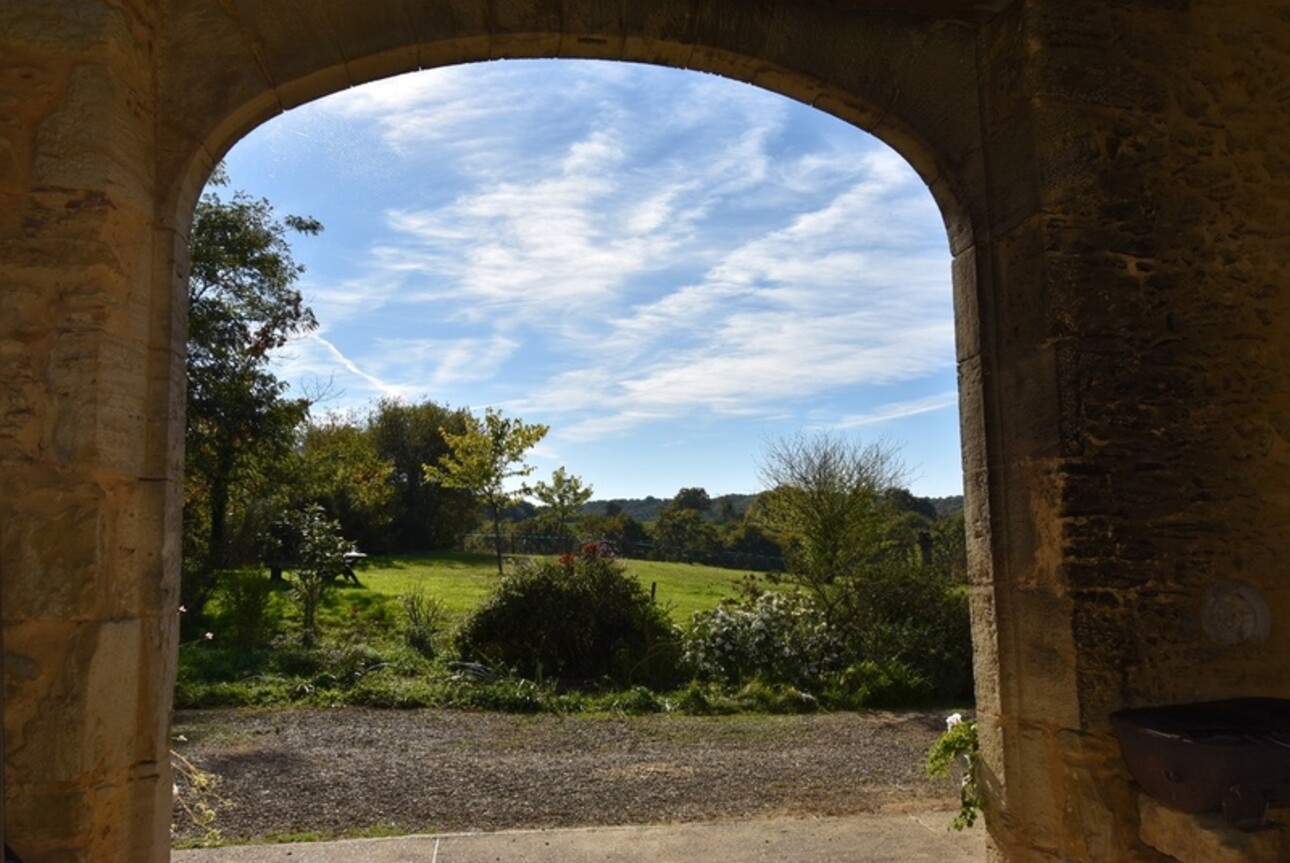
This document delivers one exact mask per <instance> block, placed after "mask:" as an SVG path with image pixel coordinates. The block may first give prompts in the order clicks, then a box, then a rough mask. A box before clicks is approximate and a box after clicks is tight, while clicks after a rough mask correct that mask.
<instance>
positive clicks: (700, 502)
mask: <svg viewBox="0 0 1290 863" xmlns="http://www.w3.org/2000/svg"><path fill="white" fill-rule="evenodd" d="M669 505H670V506H672V507H674V508H675V509H692V510H694V511H695V512H697V513H699V514H700V515H703V514H704V513H706V512H707V511H708V510H710V509H712V498H710V497H708V490H707V489H705V488H683V489H681V490H680V491H678V492H677V493H676V497H674V498H672V502H671V504H669Z"/></svg>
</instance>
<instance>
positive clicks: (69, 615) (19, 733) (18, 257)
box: [0, 2, 182, 860]
mask: <svg viewBox="0 0 1290 863" xmlns="http://www.w3.org/2000/svg"><path fill="white" fill-rule="evenodd" d="M73 6H74V8H73ZM159 23H160V22H159V19H158V15H157V10H156V9H155V8H153V4H148V3H137V4H129V3H117V4H106V3H80V4H59V3H35V2H31V3H27V2H8V3H5V4H4V5H3V6H0V378H2V379H3V397H2V400H0V571H2V572H3V609H4V648H5V656H4V660H5V661H4V671H5V681H4V682H5V697H4V707H5V711H4V738H5V797H6V806H5V818H6V824H7V827H6V839H7V840H8V841H9V842H11V843H12V844H14V845H16V846H17V847H18V848H19V849H21V852H22V853H23V854H24V855H26V856H25V859H27V860H71V859H85V860H89V859H95V860H145V859H149V858H155V857H156V854H157V852H156V851H155V849H156V848H157V847H158V846H159V845H164V843H165V842H166V841H167V839H168V826H169V812H168V808H169V807H168V804H169V794H170V782H169V778H168V777H169V768H168V759H167V756H166V752H167V748H168V746H167V733H166V726H167V721H168V716H167V714H168V711H169V703H170V687H171V685H172V679H173V664H174V632H175V626H174V623H175V620H174V618H175V596H176V579H177V574H178V572H177V559H176V557H175V554H174V550H175V548H176V547H177V545H176V543H175V538H176V532H177V530H178V508H177V503H178V499H177V497H176V494H175V491H176V486H175V485H174V483H173V478H174V477H175V476H176V475H177V474H176V468H177V461H176V458H177V450H176V447H175V444H176V442H177V440H178V434H179V431H178V428H179V427H178V425H177V424H176V420H177V414H176V413H175V407H176V406H177V405H180V404H181V402H179V401H178V400H177V396H178V394H179V392H180V391H179V390H178V389H177V386H176V385H177V384H180V383H182V381H181V379H178V378H176V377H175V369H176V367H177V366H176V360H177V358H178V355H177V354H176V353H175V350H174V339H173V333H174V332H176V331H177V330H176V326H177V325H178V324H179V323H180V322H179V321H178V319H176V318H175V317H174V314H175V312H176V311H177V310H176V309H174V308H173V307H172V303H171V297H172V291H171V289H170V288H169V287H168V286H167V287H163V288H162V289H161V290H159V291H154V288H155V287H156V286H157V283H156V281H155V278H154V276H155V271H156V258H157V256H158V254H159V253H161V252H160V250H159V248H158V245H157V240H156V234H155V229H154V218H155V213H154V204H155V200H154V196H153V189H152V178H153V175H154V172H155V161H156V154H155V149H154V140H153V137H154V136H153V129H154V126H155V123H154V115H155V110H156V98H155V68H156V58H157V47H158V40H157V34H158V30H159ZM179 368H182V366H179Z"/></svg>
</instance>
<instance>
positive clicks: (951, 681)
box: [832, 562, 972, 702]
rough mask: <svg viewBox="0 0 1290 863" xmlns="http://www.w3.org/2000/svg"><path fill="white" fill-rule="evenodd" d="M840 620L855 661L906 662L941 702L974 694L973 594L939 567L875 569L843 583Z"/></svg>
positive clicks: (884, 566) (835, 615)
mask: <svg viewBox="0 0 1290 863" xmlns="http://www.w3.org/2000/svg"><path fill="white" fill-rule="evenodd" d="M834 597H835V604H834V611H833V614H832V619H833V621H834V625H835V627H836V628H837V629H838V630H839V632H840V633H841V635H842V637H843V638H844V639H845V641H846V643H847V645H848V650H847V652H848V653H849V654H850V655H851V656H852V657H853V659H854V660H861V661H863V660H869V661H872V662H875V663H877V664H878V665H879V666H884V667H895V665H899V666H901V667H903V668H904V669H906V670H907V671H908V672H909V673H911V674H912V675H913V676H914V677H916V678H918V679H920V680H921V681H923V684H922V685H923V686H925V687H927V688H928V689H929V690H930V693H931V694H932V695H933V696H934V697H935V698H937V699H939V700H941V701H947V702H948V701H956V700H961V699H964V698H971V696H972V628H971V621H970V619H969V616H968V605H967V594H966V592H965V591H964V589H963V588H962V587H961V586H959V585H956V584H953V583H952V582H950V581H949V580H948V579H947V578H946V577H945V576H944V574H942V573H941V572H940V571H938V570H936V569H933V568H931V567H921V566H911V565H908V564H901V563H897V562H888V563H882V564H878V565H874V566H871V567H869V568H868V569H866V570H865V572H864V575H863V576H862V577H858V578H855V579H848V580H847V581H846V582H845V583H842V584H839V585H838V589H837V591H836V593H835V594H834Z"/></svg>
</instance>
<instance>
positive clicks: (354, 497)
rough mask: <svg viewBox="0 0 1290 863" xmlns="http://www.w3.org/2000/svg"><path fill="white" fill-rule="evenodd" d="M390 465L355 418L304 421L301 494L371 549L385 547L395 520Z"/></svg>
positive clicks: (374, 441)
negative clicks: (306, 423)
mask: <svg viewBox="0 0 1290 863" xmlns="http://www.w3.org/2000/svg"><path fill="white" fill-rule="evenodd" d="M393 477H394V464H393V462H391V461H390V460H389V459H387V458H382V456H381V454H380V453H379V452H378V451H377V449H376V437H375V435H373V434H371V433H370V432H369V430H368V429H366V428H364V427H363V426H362V425H361V424H360V423H359V422H358V421H357V420H356V419H355V418H354V417H349V418H344V419H342V418H337V417H332V418H329V419H327V420H324V421H322V422H311V423H309V424H308V425H307V426H305V429H304V433H303V434H302V435H301V441H300V471H299V484H300V497H301V498H302V499H303V502H306V503H317V504H320V505H321V506H322V508H323V509H324V510H325V511H326V512H327V514H328V515H329V516H331V517H332V518H334V519H336V521H337V522H339V523H340V527H341V530H342V531H343V532H344V534H345V535H346V536H348V537H350V538H351V539H352V540H354V541H355V542H356V543H358V545H359V547H360V548H362V549H364V550H365V551H369V552H376V551H387V550H388V549H389V533H390V527H391V525H392V524H393V521H394V514H395V512H394V502H395V491H396V490H395V486H394V482H393Z"/></svg>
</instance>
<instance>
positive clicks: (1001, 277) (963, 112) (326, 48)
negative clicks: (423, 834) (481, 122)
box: [0, 0, 1290, 861]
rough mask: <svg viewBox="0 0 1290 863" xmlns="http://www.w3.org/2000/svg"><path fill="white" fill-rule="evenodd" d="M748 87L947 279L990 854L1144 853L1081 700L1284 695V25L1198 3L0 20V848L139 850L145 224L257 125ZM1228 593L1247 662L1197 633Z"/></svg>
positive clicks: (172, 454) (167, 256) (354, 9)
mask: <svg viewBox="0 0 1290 863" xmlns="http://www.w3.org/2000/svg"><path fill="white" fill-rule="evenodd" d="M560 56H568V57H580V58H605V59H621V60H633V61H640V62H650V63H658V64H664V65H671V66H677V67H682V68H692V69H698V70H703V71H709V72H716V73H719V74H723V75H727V76H729V77H733V78H737V79H740V80H743V81H748V82H750V83H753V84H755V85H758V86H762V87H766V88H768V89H772V90H776V91H778V92H780V93H783V94H785V95H788V96H791V97H794V98H797V99H800V100H802V101H805V102H807V103H810V104H813V105H815V106H817V107H819V108H820V109H821V110H825V111H828V112H830V113H833V114H836V115H837V116H839V117H841V118H843V119H845V120H848V121H850V122H852V123H854V124H856V125H857V126H859V127H861V128H863V129H866V130H868V131H871V132H873V133H874V134H876V135H877V136H878V137H880V138H882V139H884V140H885V141H887V142H888V143H889V144H891V145H892V146H894V147H895V148H896V149H897V150H898V151H900V152H901V153H902V154H903V155H904V156H905V157H906V158H907V159H908V160H909V161H910V162H911V164H913V166H914V167H915V168H916V169H917V170H918V171H919V172H920V173H921V174H922V176H923V177H924V178H925V179H926V180H927V182H928V184H929V186H930V187H931V189H932V191H933V194H934V195H935V196H936V198H937V200H938V202H939V203H940V205H941V208H942V212H943V213H944V214H945V216H946V225H947V230H948V234H949V237H950V244H951V248H952V251H953V253H954V256H955V263H954V282H955V295H956V305H957V319H958V329H959V333H958V342H959V362H960V382H961V383H960V391H961V414H962V417H963V426H964V429H963V440H964V464H965V470H966V480H967V498H968V506H969V518H968V524H969V531H970V554H971V560H972V568H973V571H974V576H973V610H974V638H975V643H976V649H977V666H978V667H977V689H978V705H979V708H980V710H981V713H982V716H983V719H984V726H983V734H984V740H983V748H984V755H985V762H986V770H987V776H986V780H987V784H988V785H989V788H990V791H991V795H992V804H991V811H990V812H989V819H988V821H989V828H990V831H991V835H992V842H993V845H994V847H995V849H996V852H997V856H998V858H999V859H1007V860H1017V861H1021V860H1052V859H1068V860H1089V861H1093V860H1098V861H1100V860H1109V859H1142V860H1150V859H1156V858H1155V857H1154V853H1155V852H1153V851H1151V850H1150V849H1149V848H1148V847H1147V846H1146V845H1145V844H1144V843H1143V842H1142V840H1141V839H1140V837H1139V815H1138V807H1137V800H1136V797H1135V793H1134V791H1133V790H1132V786H1131V785H1130V783H1129V782H1128V777H1127V774H1126V772H1125V769H1124V767H1123V764H1122V762H1121V760H1120V758H1119V752H1118V748H1117V747H1116V744H1115V743H1114V741H1113V739H1112V737H1111V735H1110V730H1109V725H1108V722H1107V715H1108V714H1109V713H1110V712H1111V711H1112V710H1114V709H1116V708H1118V707H1120V706H1124V705H1127V704H1145V703H1153V702H1167V701H1178V700H1189V699H1196V698H1202V697H1222V696H1228V695H1238V694H1240V695H1245V694H1264V695H1278V694H1279V695H1286V694H1290V692H1287V689H1288V688H1290V683H1287V679H1288V678H1287V675H1286V674H1285V672H1286V670H1287V666H1290V650H1287V647H1290V628H1288V627H1285V626H1281V625H1278V623H1277V621H1278V620H1279V618H1280V616H1282V615H1284V614H1285V613H1286V612H1290V590H1287V588H1286V583H1285V580H1284V578H1283V577H1281V576H1280V574H1279V572H1278V564H1279V563H1280V560H1281V559H1282V558H1284V556H1285V553H1286V551H1287V548H1286V546H1287V544H1288V543H1290V540H1287V538H1286V537H1285V532H1284V529H1283V527H1282V525H1284V524H1285V522H1286V521H1287V520H1290V495H1287V494H1286V493H1285V491H1284V489H1285V488H1287V487H1290V443H1288V440H1290V421H1288V420H1287V419H1286V416H1288V415H1290V374H1287V373H1288V372H1290V354H1288V353H1287V352H1286V351H1285V350H1284V348H1283V346H1284V345H1286V344H1290V338H1288V337H1290V298H1288V297H1287V296H1286V292H1285V290H1284V288H1285V285H1284V284H1283V283H1284V281H1285V278H1286V273H1287V272H1290V252H1288V251H1287V247H1290V243H1287V242H1286V240H1287V238H1286V229H1285V226H1286V225H1287V224H1290V210H1288V207H1290V204H1288V203H1287V202H1288V201H1290V171H1286V170H1285V163H1284V160H1283V158H1282V156H1281V155H1278V154H1282V153H1284V152H1285V151H1286V150H1287V149H1290V148H1288V147H1287V145H1288V144H1290V133H1288V132H1287V128H1286V124H1285V122H1284V119H1282V118H1284V116H1286V115H1287V113H1288V109H1290V92H1287V90H1286V88H1285V87H1284V81H1285V80H1290V23H1288V22H1287V19H1286V18H1285V16H1284V15H1280V14H1278V13H1277V12H1276V11H1275V10H1273V9H1271V8H1270V7H1264V6H1262V5H1260V4H1248V5H1247V6H1242V7H1240V8H1233V7H1232V5H1231V4H1228V3H1224V2H1221V0H1124V2H1121V3H1116V4H1108V3H1105V2H1102V0H994V2H981V0H838V2H829V3H824V2H818V0H765V2H759V3H747V2H742V0H712V2H702V3H700V2H695V0H666V2H645V0H445V2H430V0H380V1H379V2H371V3H365V4H361V6H360V5H357V4H352V3H346V2H343V0H311V2H304V0H256V2H251V0H56V2H39V3H36V2H24V0H10V2H8V3H5V4H4V5H3V6H0V120H2V121H3V122H0V380H3V381H4V385H5V386H4V399H3V401H0V575H2V577H3V637H4V649H5V696H4V698H5V701H4V716H5V720H4V730H5V741H4V743H5V746H4V748H5V771H6V773H5V777H4V779H5V783H6V785H5V811H4V824H5V834H4V835H5V837H6V839H7V840H8V841H10V842H11V843H12V844H15V845H17V846H18V847H19V849H20V850H21V851H22V853H24V854H25V855H26V859H28V860H37V861H40V860H54V859H57V860H94V861H108V860H121V861H127V860H128V861H140V860H161V859H165V857H166V854H167V852H166V847H167V844H168V837H167V825H168V818H169V793H170V788H169V781H168V769H167V767H166V764H167V759H166V749H167V740H166V726H167V722H168V715H169V703H168V700H169V692H170V684H171V681H172V680H173V675H174V639H175V631H176V603H177V583H176V579H177V577H178V541H177V538H178V531H179V521H178V519H179V487H178V480H179V475H180V467H181V452H180V450H181V446H182V427H181V426H182V424H181V423H180V421H179V418H180V416H181V413H180V412H181V411H182V405H183V398H182V387H183V367H184V364H183V359H182V351H183V345H184V320H183V309H182V302H183V300H182V297H183V292H182V281H181V280H180V278H179V276H180V275H181V274H182V273H183V271H184V235H185V231H186V228H187V224H188V220H189V218H190V216H191V213H192V207H193V204H194V202H195V200H196V197H197V195H198V194H199V192H200V189H201V186H202V184H203V183H204V181H205V179H206V176H207V175H208V173H209V171H210V169H211V168H212V167H213V165H214V163H215V162H216V161H217V159H218V158H219V156H220V155H222V154H223V152H224V151H225V150H226V149H227V148H228V147H230V146H232V144H233V143H234V142H235V141H236V140H237V139H238V138H239V137H240V135H242V134H244V133H245V132H246V131H247V130H249V129H250V128H252V127H254V126H255V125H257V124H258V123H260V122H263V121H264V120H265V119H267V118H268V117H270V116H272V115H273V114H275V113H277V112H278V111H280V110H283V109H286V108H290V107H291V106H293V105H296V104H299V103H301V102H304V101H307V100H309V99H312V98H316V97H319V96H322V95H324V94H326V93H330V92H334V91H336V90H339V89H342V88H344V87H347V86H350V85H352V84H355V83H360V82H363V81H367V80H372V79H374V78H378V77H382V76H384V75H389V74H394V73H397V72H404V71H411V70H413V69H417V68H425V67H433V66H440V65H446V64H450V63H459V62H468V61H473V60H483V59H490V58H491V59H495V58H506V57H560ZM1231 579H1238V580H1240V581H1242V582H1245V583H1247V584H1248V585H1250V586H1251V587H1252V588H1253V589H1255V590H1256V591H1257V592H1258V593H1259V594H1261V595H1262V596H1263V597H1264V598H1265V599H1266V601H1267V602H1268V604H1269V606H1270V607H1271V614H1272V619H1273V621H1274V622H1273V626H1272V629H1271V633H1270V635H1269V636H1267V637H1266V640H1264V641H1262V642H1259V641H1258V640H1257V639H1256V640H1253V641H1251V640H1246V641H1241V640H1239V639H1238V640H1235V641H1234V642H1233V643H1221V641H1222V640H1219V641H1216V640H1214V639H1213V638H1212V633H1211V635H1210V636H1207V635H1206V632H1205V631H1204V627H1202V625H1201V620H1200V618H1201V611H1200V610H1201V608H1202V606H1203V603H1204V597H1205V594H1206V591H1207V590H1210V589H1211V588H1212V587H1213V585H1215V584H1217V583H1220V582H1222V581H1224V580H1231Z"/></svg>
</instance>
